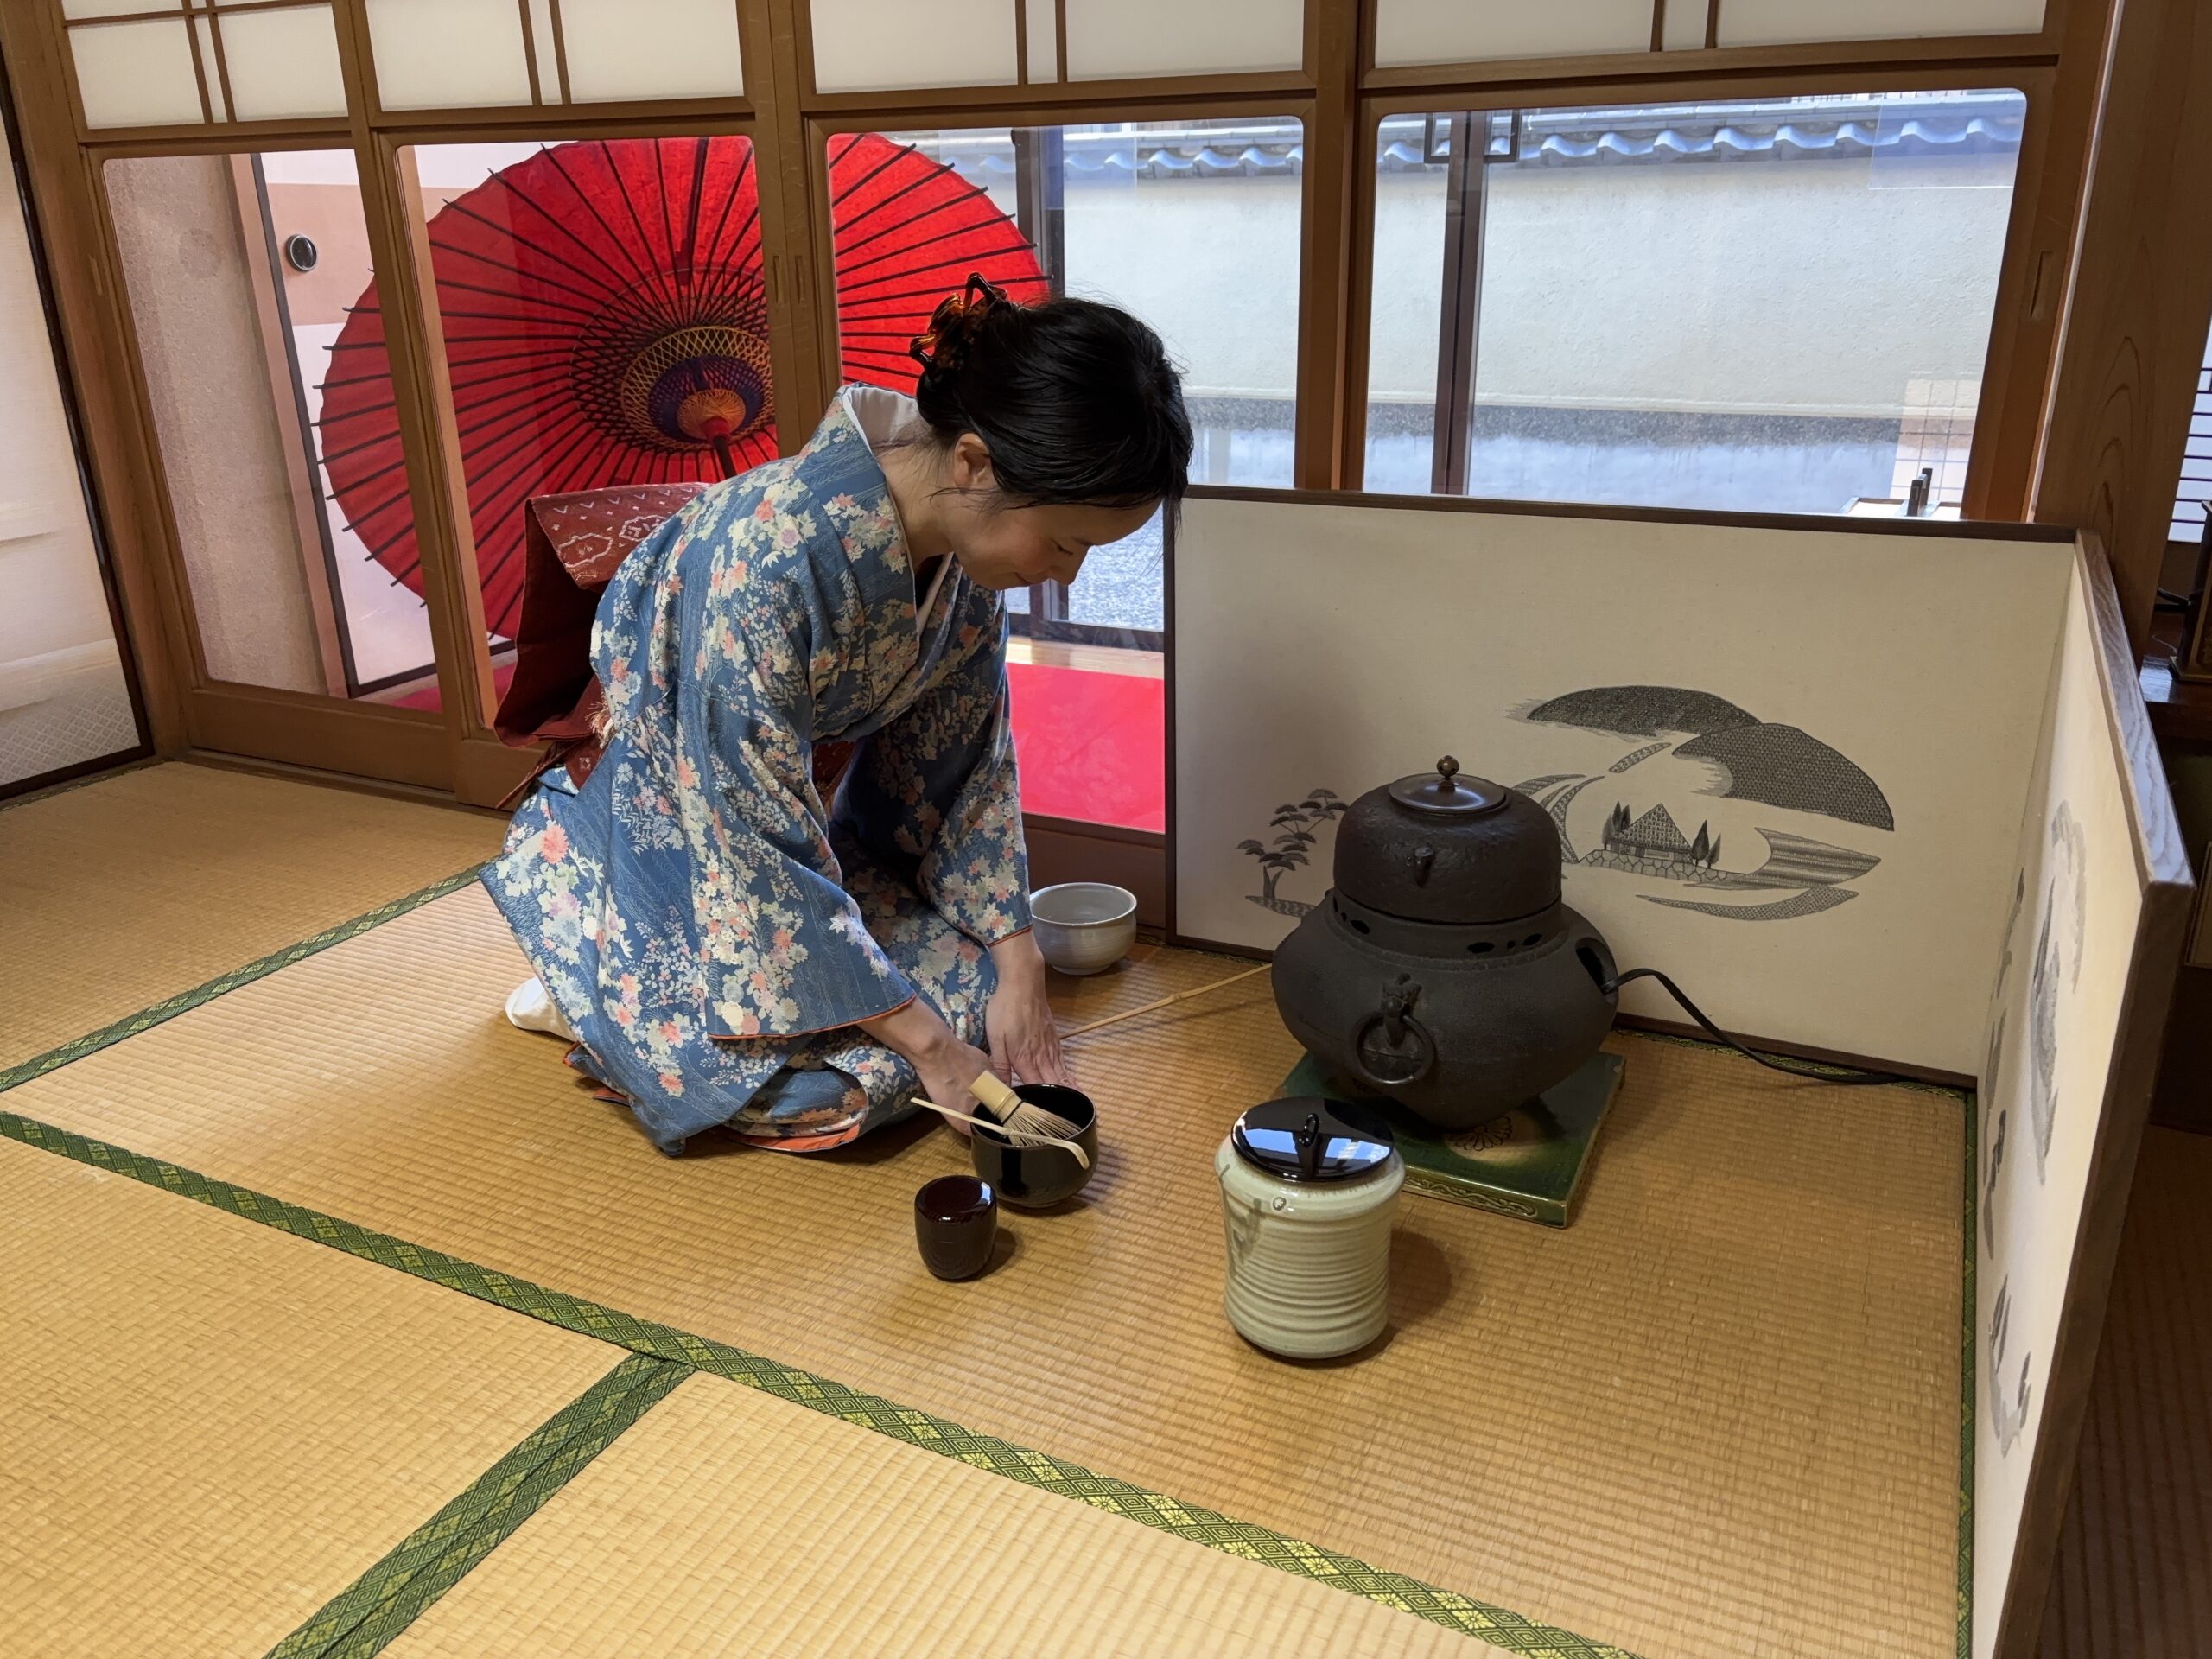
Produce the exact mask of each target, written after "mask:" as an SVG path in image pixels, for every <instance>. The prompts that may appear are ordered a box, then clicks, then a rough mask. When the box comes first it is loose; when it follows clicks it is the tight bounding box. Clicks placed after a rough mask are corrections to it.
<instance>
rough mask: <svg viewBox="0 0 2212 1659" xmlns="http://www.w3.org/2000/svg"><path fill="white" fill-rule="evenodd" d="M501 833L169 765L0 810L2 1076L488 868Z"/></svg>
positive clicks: (375, 802) (352, 798) (460, 818)
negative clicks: (472, 868) (473, 867)
mask: <svg viewBox="0 0 2212 1659" xmlns="http://www.w3.org/2000/svg"><path fill="white" fill-rule="evenodd" d="M501 829H502V826H501V824H500V823H499V820H498V819H497V818H494V817H489V816H486V815H482V814H477V813H470V812H463V811H460V810H451V809H447V808H442V807H435V806H424V805H418V804H414V803H412V802H407V801H396V800H388V799H385V798H380V797H378V796H373V795H364V794H359V793H356V792H354V791H350V790H339V789H327V788H323V787H321V786H319V785H312V784H299V783H291V782H287V781H284V780H282V779H273V778H260V777H254V776H251V775H249V774H247V773H245V772H226V771H219V770H217V769H215V768H213V767H211V766H190V765H183V764H176V765H169V766H145V767H140V768H137V769H136V770H134V771H130V772H120V773H118V774H117V775H116V776H114V777H112V778H104V779H100V780H99V781H98V782H96V783H92V784H88V785H84V786H82V787H79V788H73V789H67V790H63V791H58V792H56V793H54V794H53V795H50V796H47V797H45V798H40V799H34V800H30V801H27V802H24V803H23V804H21V805H17V806H12V807H9V808H7V809H5V810H0V1068H4V1067H7V1066H10V1065H15V1064H16V1063H17V1062H19V1061H22V1060H26V1059H29V1058H30V1057H31V1056H33V1055H35V1054H41V1053H43V1052H46V1051H47V1050H48V1049H49V1048H52V1047H54V1046H56V1045H58V1044H60V1043H63V1042H66V1041H67V1040H68V1039H72V1038H74V1037H79V1036H81V1035H83V1034H84V1033H86V1032H89V1031H92V1030H93V1029H94V1028H96V1027H101V1026H105V1025H106V1024H108V1023H109V1022H110V1021H111V1020H119V1019H121V1018H123V1016H124V1015H125V1014H135V1013H137V1011H138V1010H139V1009H141V1008H143V1007H148V1006H149V1004H152V1003H155V1002H158V1001H161V1000H162V998H164V997H167V996H170V995H175V993H177V992H180V991H185V990H189V989H190V988H193V987H194V986H196V985H199V984H200V983H202V982H205V981H207V980H210V979H213V978H214V977H215V976H217V975H219V974H221V973H224V972H226V971H227V970H228V969H233V968H237V967H238V966H240V965H242V964H244V963H248V962H251V961H252V960H253V959H254V958H256V957H261V956H264V955H266V954H268V953H269V952H270V951H272V950H279V949H281V948H283V946H286V945H289V944H296V943H297V942H298V941H299V940H302V939H304V938H308V936H309V935H311V934H315V933H319V932H321V931H322V930H324V929H325V928H328V927H332V926H334V925H337V924H338V923H340V922H343V921H346V920H347V919H349V918H353V917H354V916H358V915H359V914H360V913H362V912H364V911H367V910H370V909H372V908H374V907H375V906H378V905H380V904H383V903H385V901H387V900H389V899H397V898H399V897H400V896H401V895H403V894H404V893H412V892H414V891H415V890H416V889H417V888H419V887H427V886H429V884H430V883H432V882H434V881H436V880H440V879H442V877H445V876H449V875H451V874H454V872H455V871H457V870H460V869H461V868H465V867H466V866H467V865H470V864H473V863H475V862H478V861H481V860H483V859H485V858H488V857H489V856H491V855H492V854H493V853H495V852H497V851H498V850H499V838H500V834H501Z"/></svg>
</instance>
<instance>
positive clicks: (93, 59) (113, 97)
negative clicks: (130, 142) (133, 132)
mask: <svg viewBox="0 0 2212 1659" xmlns="http://www.w3.org/2000/svg"><path fill="white" fill-rule="evenodd" d="M69 52H70V55H71V56H72V57H73V58H74V59H75V60H77V90H78V92H79V94H81V95H82V97H83V99H84V103H85V124H86V125H87V126H92V127H152V126H162V125H165V124H171V123H175V122H179V121H191V122H195V123H197V122H200V121H204V120H205V119H207V117H206V115H205V114H204V113H203V112H202V111H201V110H200V82H199V79H198V78H197V77H195V76H194V74H193V73H192V41H190V39H189V38H188V37H187V35H185V32H184V19H183V18H182V17H179V18H178V19H177V20H176V22H173V23H172V22H143V23H100V24H97V25H95V26H94V27H92V28H91V29H71V30H70V31H69Z"/></svg>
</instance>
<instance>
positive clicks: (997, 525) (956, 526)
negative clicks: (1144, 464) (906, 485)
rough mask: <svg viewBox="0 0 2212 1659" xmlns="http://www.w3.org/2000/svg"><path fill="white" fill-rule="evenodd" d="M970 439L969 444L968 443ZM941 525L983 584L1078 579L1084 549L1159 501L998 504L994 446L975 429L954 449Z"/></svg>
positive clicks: (1138, 522)
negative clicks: (1128, 504) (984, 441)
mask: <svg viewBox="0 0 2212 1659" xmlns="http://www.w3.org/2000/svg"><path fill="white" fill-rule="evenodd" d="M971 446H972V447H971ZM951 470H952V479H951V482H952V486H953V488H954V490H955V491H957V492H958V493H957V494H952V495H947V496H944V497H942V498H940V499H942V500H943V501H944V506H945V512H944V530H945V534H946V537H947V538H948V539H949V540H950V542H951V543H952V552H953V556H954V557H955V558H957V559H958V560H959V561H960V568H961V569H963V571H965V572H966V573H967V575H968V579H969V581H970V582H975V583H976V585H977V586H978V587H982V588H995V589H996V590H998V591H1000V592H1005V591H1007V590H1008V589H1011V588H1027V587H1031V586H1033V585H1034V584H1036V583H1038V582H1073V581H1074V580H1075V578H1076V573H1077V571H1078V570H1080V569H1083V561H1084V555H1086V554H1088V553H1089V552H1090V550H1091V549H1092V548H1094V547H1103V546H1104V545H1105V544H1106V543H1109V542H1118V541H1120V540H1121V539H1122V537H1125V536H1134V535H1135V533H1136V532H1137V531H1140V530H1141V529H1143V528H1144V526H1145V524H1146V523H1147V521H1148V520H1149V519H1150V518H1151V517H1152V515H1153V514H1154V512H1157V511H1158V510H1159V509H1158V506H1157V504H1154V505H1148V506H1141V507H1091V506H1069V505H1052V506H1040V507H1007V506H999V507H997V508H996V510H995V511H994V505H995V502H994V498H995V495H996V493H997V482H996V480H995V479H994V478H993V477H992V475H991V461H990V452H989V451H988V449H986V448H983V445H982V440H980V439H978V438H977V437H976V435H974V434H973V433H964V434H963V435H962V436H961V438H960V440H959V442H958V443H957V444H956V445H955V446H954V448H953V454H952V469H951Z"/></svg>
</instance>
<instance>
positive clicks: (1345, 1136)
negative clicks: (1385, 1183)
mask: <svg viewBox="0 0 2212 1659" xmlns="http://www.w3.org/2000/svg"><path fill="white" fill-rule="evenodd" d="M1229 1139H1230V1144H1231V1145H1232V1146H1234V1147H1236V1155H1237V1156H1238V1157H1240V1158H1242V1159H1243V1160H1244V1161H1245V1162H1246V1163H1248V1164H1250V1165H1251V1166H1254V1167H1255V1168H1256V1169H1261V1170H1264V1171H1266V1172H1267V1173H1268V1174H1270V1175H1274V1176H1278V1177H1280V1178H1281V1179H1284V1180H1287V1181H1349V1180H1357V1179H1359V1178H1360V1177H1361V1176H1363V1175H1367V1174H1370V1173H1373V1172H1374V1171H1376V1170H1377V1169H1380V1168H1381V1167H1382V1166H1383V1165H1385V1164H1387V1163H1389V1161H1390V1160H1391V1158H1392V1157H1394V1156H1395V1154H1396V1147H1395V1144H1394V1143H1393V1142H1392V1141H1391V1138H1390V1131H1389V1129H1388V1128H1384V1127H1383V1125H1382V1124H1381V1123H1378V1122H1373V1121H1372V1120H1370V1118H1368V1116H1366V1114H1364V1113H1363V1112H1361V1111H1360V1110H1359V1109H1358V1108H1357V1107H1354V1106H1348V1105H1346V1104H1345V1103H1344V1102H1342V1101H1340V1100H1324V1099H1322V1098H1321V1097H1320V1096H1299V1097H1297V1098H1294V1099H1290V1100H1271V1101H1268V1103H1266V1104H1265V1105H1262V1106H1253V1107H1249V1108H1248V1109H1246V1110H1245V1112H1244V1115H1243V1116H1242V1117H1240V1118H1238V1119H1237V1120H1236V1127H1235V1128H1232V1129H1231V1130H1230V1132H1229Z"/></svg>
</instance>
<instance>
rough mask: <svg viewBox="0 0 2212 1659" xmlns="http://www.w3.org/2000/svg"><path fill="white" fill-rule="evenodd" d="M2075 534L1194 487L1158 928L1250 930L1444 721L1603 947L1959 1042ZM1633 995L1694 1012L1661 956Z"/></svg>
mask: <svg viewBox="0 0 2212 1659" xmlns="http://www.w3.org/2000/svg"><path fill="white" fill-rule="evenodd" d="M2072 557H2073V552H2072V549H2071V548H2070V546H2069V545H2067V544H2065V543H2055V542H2047V541H2046V542H2035V541H2029V540H2024V539H2023V540H2019V541H2012V540H2004V539H1999V538H1996V537H1992V538H1990V539H1987V540H1982V539H1966V538H1953V537H1921V536H1898V535H1884V534H1872V533H1866V532H1862V531H1847V530H1843V529H1840V528H1827V527H1824V526H1822V524H1821V521H1819V520H1814V519H1808V520H1806V521H1804V527H1803V528H1796V527H1790V528H1754V527H1748V526H1744V527H1738V526H1726V527H1724V526H1719V525H1714V524H1697V523H1683V522H1666V521H1663V520H1662V519H1659V518H1567V517H1560V516H1546V515H1543V514H1539V513H1519V512H1455V511H1452V510H1448V509H1435V508H1421V507H1415V506H1412V505H1403V506H1380V505H1360V506H1351V505H1344V506H1339V505H1318V504H1312V503H1297V502H1261V501H1229V500H1219V499H1198V500H1193V501H1192V502H1190V503H1189V504H1188V505H1187V506H1186V508H1185V518H1184V524H1183V528H1182V531H1181V534H1180V535H1179V537H1178V540H1177V543H1176V548H1175V553H1174V584H1173V604H1174V617H1173V622H1172V624H1171V629H1170V639H1171V640H1172V641H1173V651H1174V652H1175V658H1174V676H1175V680H1174V683H1175V708H1174V719H1175V740H1176V774H1175V787H1176V803H1175V813H1176V817H1175V821H1174V823H1173V839H1174V849H1173V852H1174V857H1175V860H1176V866H1175V868H1176V880H1177V898H1176V903H1177V910H1178V914H1177V927H1178V929H1179V931H1180V932H1181V933H1182V934H1183V935H1184V936H1185V937H1187V938H1197V939H1209V940H1215V941H1219V942H1223V943H1228V944H1238V945H1243V946H1252V947H1259V948H1270V949H1271V948H1272V947H1273V946H1274V944H1277V943H1278V942H1279V941H1280V940H1281V938H1282V937H1283V936H1284V935H1285V934H1286V933H1287V932H1288V931H1290V929H1291V928H1292V927H1293V926H1294V925H1295V924H1296V922H1297V920H1298V918H1299V916H1300V914H1301V913H1303V912H1304V911H1305V910H1306V909H1307V908H1310V907H1311V906H1312V905H1313V903H1314V902H1315V901H1317V900H1319V899H1320V897H1321V896H1322V893H1323V892H1324V891H1325V889H1326V887H1328V885H1329V870H1330V867H1331V856H1332V850H1333V847H1334V817H1335V814H1336V812H1337V811H1338V810H1341V803H1343V802H1348V801H1351V800H1352V799H1353V798H1357V796H1358V795H1360V794H1361V793H1363V792H1364V791H1367V790H1369V789H1371V788H1374V787H1376V786H1377V785H1383V784H1385V783H1388V782H1389V781H1390V780H1391V779H1394V778H1396V777H1399V776H1401V775H1403V774H1407V773H1410V772H1418V771H1421V770H1424V769H1426V768H1427V767H1429V766H1433V764H1434V762H1435V761H1436V760H1437V759H1438V758H1439V757H1440V756H1442V755H1444V754H1446V753H1449V754H1452V755H1453V756H1455V757H1456V758H1457V759H1458V760H1459V761H1460V762H1461V764H1462V765H1463V766H1464V767H1465V770H1466V771H1468V772H1472V773H1477V774H1479V775H1482V776H1484V777H1488V778H1491V779H1496V780H1497V781H1499V782H1501V783H1504V784H1509V785H1517V786H1520V787H1522V788H1524V789H1525V790H1526V791H1528V792H1529V793H1530V794H1531V795H1532V796H1534V797H1535V798H1536V799H1537V800H1538V801H1539V803H1540V804H1543V805H1545V806H1546V807H1547V808H1548V810H1550V812H1551V814H1552V816H1553V817H1554V821H1555V822H1557V823H1559V824H1560V828H1561V830H1562V836H1563V846H1562V855H1563V856H1564V857H1566V858H1567V879H1566V892H1567V903H1568V904H1569V905H1570V906H1573V907H1575V908H1576V909H1578V910H1580V912H1582V913H1583V914H1584V915H1585V916H1586V917H1587V918H1589V919H1590V920H1592V922H1594V923H1595V924H1596V925H1598V927H1599V930H1600V931H1603V932H1604V933H1605V936H1606V938H1607V939H1608V940H1609V942H1610V943H1611V946H1612V948H1613V951H1614V954H1615V956H1616V957H1618V960H1619V962H1620V963H1621V965H1622V966H1623V967H1624V968H1626V967H1637V966H1649V967H1656V968H1659V969H1664V970H1665V971H1666V972H1667V973H1669V975H1670V976H1673V977H1674V978H1675V980H1676V981H1677V982H1679V983H1680V984H1681V987H1682V988H1683V989H1684V990H1685V991H1687V992H1688V994H1689V995H1691V996H1692V997H1694V998H1695V999H1697V1001H1699V1003H1700V1005H1701V1006H1702V1007H1704V1008H1705V1009H1706V1011H1707V1013H1708V1014H1711V1015H1713V1018H1715V1019H1716V1020H1719V1021H1720V1022H1721V1023H1722V1024H1723V1025H1724V1026H1726V1027H1729V1028H1730V1029H1732V1030H1736V1031H1739V1032H1745V1033H1751V1034H1754V1035H1757V1036H1761V1037H1764V1038H1767V1039H1773V1040H1781V1041H1794V1042H1797V1043H1802V1044H1808V1045H1812V1046H1818V1047H1821V1048H1827V1049H1834V1050H1837V1051H1841V1052H1849V1053H1855V1054H1861V1055H1867V1056H1872V1057H1876V1058H1882V1059H1886V1060H1890V1061H1892V1062H1897V1063H1903V1064H1910V1065H1920V1066H1926V1067H1931V1068H1936V1069H1939V1070H1942V1071H1955V1072H1958V1073H1961V1074H1971V1073H1972V1072H1973V1071H1974V1069H1975V1067H1976V1066H1977V1065H1980V1062H1981V1059H1982V1046H1983V1045H1982V1035H1983V1032H1984V1028H1985V1021H1986V1017H1987V1010H1988V999H1989V995H1990V992H1991V987H1992V982H1993V978H1994V972H1995V964H1994V963H1993V961H1992V960H1991V955H1990V946H1989V941H1990V940H1991V939H1993V938H1996V937H1997V936H1998V933H1999V929H2000V927H2001V926H2002V924H2003V921H2004V917H2005V906H2006V904H2007V902H2008V900H2009V899H2010V898H2011V896H2012V876H2013V869H2012V863H2013V859H2012V849H2014V848H2015V847H2016V845H2017V843H2018V835H2019V824H2020V822H2021V817H2022V814H2023V812H2024V810H2025V806H2026V802H2027V798H2028V790H2029V787H2030V785H2031V781H2032V779H2033V775H2034V770H2035V753H2036V746H2037V736H2038V733H2039V730H2040V724H2041V715H2042V711H2043V706H2044V694H2045V690H2046V688H2047V683H2048V680H2049V676H2050V660H2051V652H2052V649H2053V641H2054V640H2055V639H2056V634H2057V630H2058V626H2059V622H2060V619H2061V616H2062V613H2063V607H2064V604H2065V595H2066V584H2067V582H2068V580H2069V569H2070V561H2071V559H2072ZM1962 619H1972V623H1973V626H1962ZM1292 819H1294V820H1295V822H1294V823H1293V822H1290V820H1292ZM1308 836H1310V837H1311V840H1310V841H1308V840H1306V839H1303V837H1308ZM1624 1006H1625V1007H1627V1008H1628V1009H1629V1010H1630V1011H1631V1012H1633V1013H1637V1014H1648V1015H1654V1016H1658V1017H1662V1018H1668V1019H1674V1020H1679V1019H1681V1017H1682V1015H1681V1011H1680V1010H1679V1009H1678V1008H1677V1007H1675V1005H1674V1004H1673V1003H1672V1002H1670V1001H1667V1000H1665V998H1664V996H1663V995H1662V994H1661V993H1658V992H1657V991H1656V990H1655V989H1654V988H1652V987H1651V986H1650V985H1649V982H1639V983H1637V984H1636V985H1632V986H1630V987H1629V988H1628V989H1627V991H1626V992H1625V993H1624Z"/></svg>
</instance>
